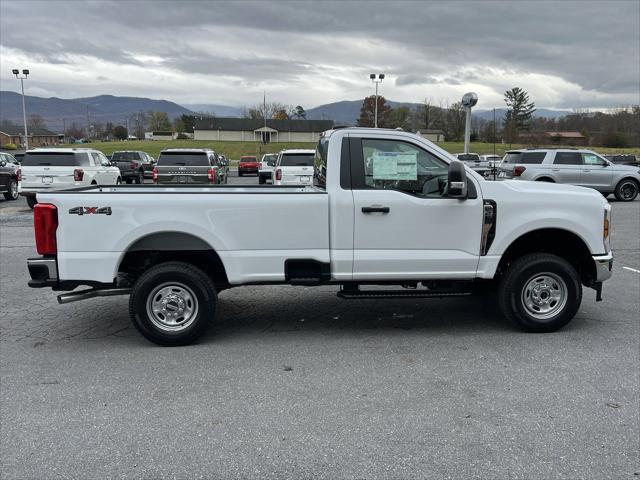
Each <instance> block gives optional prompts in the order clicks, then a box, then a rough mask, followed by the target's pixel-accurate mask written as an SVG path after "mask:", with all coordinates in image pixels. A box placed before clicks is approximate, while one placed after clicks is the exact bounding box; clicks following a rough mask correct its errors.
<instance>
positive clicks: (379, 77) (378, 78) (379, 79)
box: [369, 73, 384, 128]
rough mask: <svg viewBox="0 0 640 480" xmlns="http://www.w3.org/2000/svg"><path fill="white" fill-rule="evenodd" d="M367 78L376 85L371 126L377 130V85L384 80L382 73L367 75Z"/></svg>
mask: <svg viewBox="0 0 640 480" xmlns="http://www.w3.org/2000/svg"><path fill="white" fill-rule="evenodd" d="M369 78H370V79H371V81H372V82H373V83H375V84H376V108H375V114H374V117H373V126H374V128H378V84H379V83H382V80H384V73H371V74H369Z"/></svg>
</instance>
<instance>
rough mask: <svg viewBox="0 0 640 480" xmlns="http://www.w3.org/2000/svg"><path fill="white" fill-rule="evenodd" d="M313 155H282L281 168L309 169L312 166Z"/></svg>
mask: <svg viewBox="0 0 640 480" xmlns="http://www.w3.org/2000/svg"><path fill="white" fill-rule="evenodd" d="M314 156H315V154H313V153H291V154H286V155H282V159H281V160H280V166H281V167H311V166H313V158H314Z"/></svg>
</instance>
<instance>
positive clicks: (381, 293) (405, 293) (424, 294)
mask: <svg viewBox="0 0 640 480" xmlns="http://www.w3.org/2000/svg"><path fill="white" fill-rule="evenodd" d="M337 295H338V297H340V298H344V299H346V300H352V299H354V298H439V297H465V296H468V295H471V292H461V291H459V290H353V291H349V290H340V291H339V292H338V293H337Z"/></svg>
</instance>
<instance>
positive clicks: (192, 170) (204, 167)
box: [153, 148, 227, 185]
mask: <svg viewBox="0 0 640 480" xmlns="http://www.w3.org/2000/svg"><path fill="white" fill-rule="evenodd" d="M153 181H154V182H156V183H158V184H164V185H167V184H194V183H199V184H205V183H208V184H218V185H219V184H223V183H227V170H226V167H225V165H224V162H222V161H221V160H220V157H219V156H218V154H217V153H216V152H214V151H213V150H210V149H206V148H182V149H177V148H171V149H168V150H163V151H162V152H160V156H159V157H158V162H157V164H156V167H155V168H154V170H153Z"/></svg>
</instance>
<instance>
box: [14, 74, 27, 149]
mask: <svg viewBox="0 0 640 480" xmlns="http://www.w3.org/2000/svg"><path fill="white" fill-rule="evenodd" d="M13 74H14V75H15V76H16V78H17V79H19V80H20V86H21V87H22V121H23V122H24V148H25V150H29V133H28V132H27V109H26V107H25V103H24V81H25V79H26V78H27V77H28V76H29V70H28V69H26V68H25V69H23V70H22V75H20V70H18V69H17V68H14V69H13Z"/></svg>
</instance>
